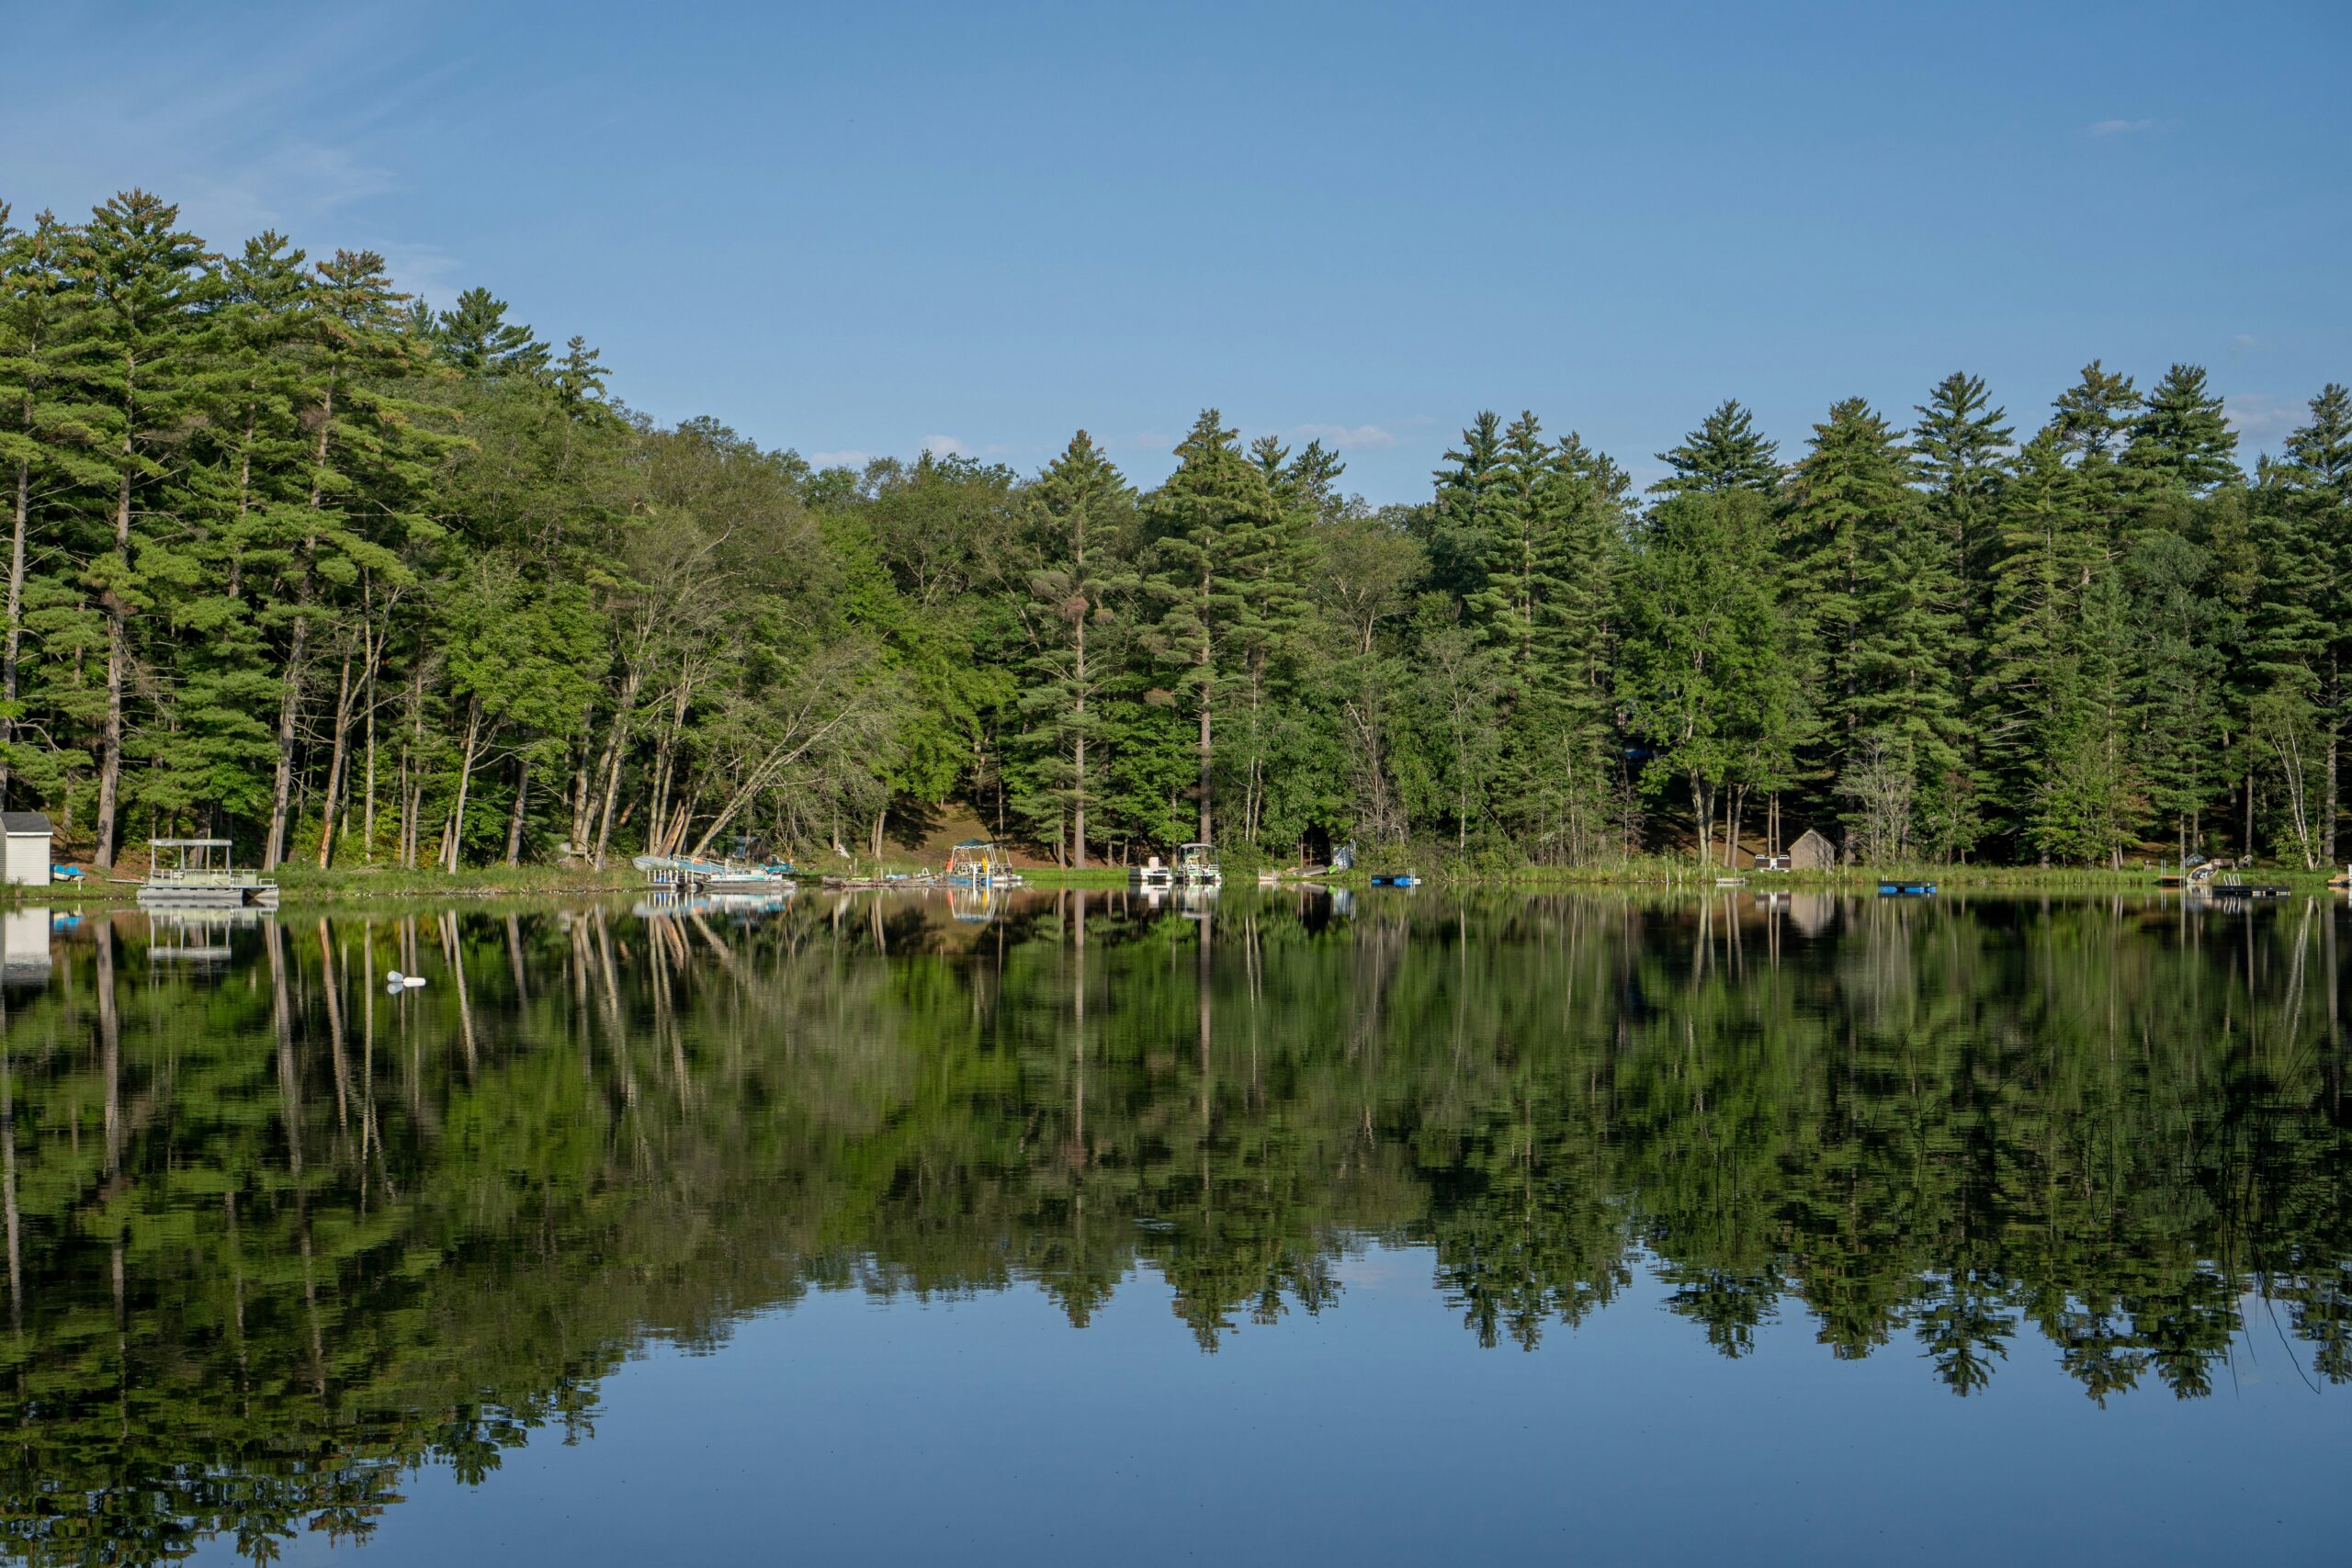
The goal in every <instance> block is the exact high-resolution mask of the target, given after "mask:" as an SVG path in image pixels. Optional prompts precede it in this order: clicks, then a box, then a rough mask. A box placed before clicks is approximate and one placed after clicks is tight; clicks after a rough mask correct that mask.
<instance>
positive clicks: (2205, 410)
mask: <svg viewBox="0 0 2352 1568" xmlns="http://www.w3.org/2000/svg"><path fill="white" fill-rule="evenodd" d="M2237 449H2238V436H2237V432H2236V431H2234V430H2233V429H2231V428H2230V422H2229V418H2228V416H2227V415H2225V414H2224V413H2223V412H2222V399H2221V395H2220V394H2219V393H2216V392H2212V391H2210V390H2208V389H2207V388H2206V385H2205V371H2204V368H2203V367H2201V366H2196V365H2178V364H2176V365H2175V366H2173V367H2172V368H2170V369H2169V370H2167V371H2165V378H2164V379H2163V380H2161V381H2159V382H2157V383H2156V385H2155V388H2154V390H2153V391H2151V392H2149V394H2148V398H2147V402H2146V404H2145V406H2144V408H2143V412H2141V415H2140V417H2139V419H2138V420H2137V421H2136V422H2135V423H2133V424H2132V426H2131V446H2130V447H2129V448H2127V449H2126V451H2125V453H2124V461H2125V462H2126V463H2128V464H2130V465H2131V467H2132V468H2135V469H2137V470H2139V471H2141V472H2142V473H2143V474H2147V475H2151V476H2154V477H2157V478H2160V479H2163V480H2165V481H2166V482H2168V483H2171V484H2174V485H2177V486H2179V487H2180V488H2181V489H2183V490H2185V491H2188V493H2190V494H2191V495H2204V494H2207V493H2209V492H2211V491H2212V490H2213V489H2214V488H2215V487H2216V486H2218V485H2222V484H2226V483H2227V482H2229V481H2230V480H2231V479H2236V478H2238V477H2239V475H2238V464H2237Z"/></svg>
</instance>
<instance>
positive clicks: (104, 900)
mask: <svg viewBox="0 0 2352 1568" xmlns="http://www.w3.org/2000/svg"><path fill="white" fill-rule="evenodd" d="M1394 869H1395V870H1396V871H1398V872H1403V871H1407V870H1412V871H1413V873H1414V874H1415V875H1417V876H1418V877H1419V879H1420V884H1421V886H1423V887H1425V888H1427V889H1430V890H1432V891H1445V892H1464V893H1467V892H1480V893H1525V894H1544V893H1577V892H1592V893H1607V892H1627V893H1633V892H1645V893H1652V894H1656V893H1668V894H1678V895H1696V894H1713V893H1735V892H1744V893H1750V894H1754V893H1770V892H1787V893H1830V894H1837V893H1875V892H1876V890H1877V888H1878V886H1879V885H1880V884H1881V883H1883V882H1903V883H1906V884H1917V883H1929V884H1933V885H1935V886H1936V888H1937V890H1938V891H1939V893H1941V892H1951V893H1962V892H1966V893H2002V894H2033V893H2159V892H2177V891H2178V889H2177V888H2167V887H2164V886H2161V885H2160V883H2159V877H2160V875H2161V874H2160V873H2159V872H2157V871H2156V870H2154V869H2153V868H2145V869H2143V868H2131V869H2126V870H2123V871H2110V870H2103V869H2101V870H2091V869H2073V870H2068V869H2064V868H2059V867H2052V868H2049V869H2046V870H2045V869H2043V868H2041V867H2036V866H1973V865H1971V866H1899V867H1888V868H1884V869H1865V868H1861V867H1843V868H1838V869H1835V870H1820V871H1795V872H1781V871H1773V872H1746V873H1736V872H1735V873H1724V872H1721V871H1715V870H1708V869H1702V868H1699V867H1695V866H1691V865H1688V864H1683V865H1674V864H1671V863H1661V862H1636V863H1630V864H1625V865H1620V866H1612V867H1589V868H1567V867H1556V868H1546V867H1527V868H1521V869H1518V870H1512V871H1478V870H1467V869H1464V868H1461V867H1447V866H1443V865H1436V866H1432V867H1431V868H1430V869H1429V870H1426V871H1422V870H1419V869H1417V868H1414V867H1412V866H1410V865H1409V864H1399V865H1397V867H1396V868H1394ZM1021 874H1022V876H1023V879H1024V886H1027V887H1029V888H1031V889H1034V890H1038V891H1059V890H1063V889H1085V890H1089V891H1119V890H1124V889H1127V888H1129V887H1131V886H1133V884H1132V882H1131V880H1130V875H1129V871H1128V868H1125V867H1118V866H1111V867H1093V866H1090V867H1088V868H1087V869H1086V870H1084V871H1074V870H1065V869H1062V868H1059V867H1054V866H1041V867H1029V868H1023V870H1022V872H1021ZM1381 874H1387V873H1386V872H1385V870H1384V872H1382V873H1381ZM279 875H280V877H281V880H280V881H279V884H278V890H279V907H280V908H285V907H287V906H288V905H292V906H306V905H311V904H335V903H345V902H360V901H372V900H376V899H404V900H413V899H495V898H548V897H620V896H624V895H627V894H631V893H638V892H642V891H644V890H645V886H646V885H645V883H644V882H643V880H642V879H641V878H639V876H637V875H636V874H634V873H633V872H632V871H629V870H627V869H625V868H607V869H606V870H605V871H603V872H586V871H570V870H560V869H557V868H553V867H541V868H526V869H523V870H519V871H515V870H509V869H507V868H505V867H503V866H501V867H492V868H484V869H480V870H473V871H462V870H461V871H458V872H455V873H448V874H445V873H440V872H405V871H347V872H325V873H320V872H315V871H298V872H296V873H295V874H293V875H291V876H285V875H284V874H283V873H282V872H281V873H279ZM1373 875H1374V873H1373V872H1372V871H1370V870H1368V869H1365V868H1362V867H1359V868H1357V869H1355V870H1351V871H1349V872H1347V873H1344V874H1340V875H1336V876H1313V877H1307V876H1292V875H1284V876H1283V877H1282V878H1281V879H1280V880H1279V881H1277V882H1275V883H1272V884H1261V883H1260V882H1259V881H1258V880H1257V872H1256V871H1255V870H1249V871H1243V872H1239V873H1237V874H1232V875H1229V876H1227V879H1226V881H1225V884H1224V888H1225V890H1227V891H1241V890H1246V889H1253V888H1258V887H1261V886H1262V887H1265V888H1266V889H1267V890H1268V891H1270V892H1271V891H1294V890H1296V889H1299V888H1305V887H1330V888H1345V889H1348V890H1351V891H1370V890H1372V880H1371V879H1372V876H1373ZM2244 875H2245V879H2246V880H2247V881H2249V882H2252V883H2255V884H2256V885H2267V886H2285V887H2288V888H2290V889H2291V890H2292V892H2294V893H2297V894H2310V893H2324V892H2329V891H2333V890H2335V888H2333V887H2332V886H2331V873H2330V872H2329V871H2328V870H2325V869H2322V870H2319V871H2308V872H2307V871H2301V870H2298V869H2286V868H2280V869H2265V868H2255V869H2252V870H2249V871H2247V872H2245V873H2244ZM2336 875H2341V873H2336ZM1726 877H1736V878H1737V880H1736V881H1728V882H1727V881H1725V880H1724V878H1726ZM799 885H800V888H801V890H802V891H804V892H817V891H820V887H819V886H818V879H817V878H816V877H815V876H806V877H802V878H800V879H799ZM907 890H908V891H914V890H915V889H913V888H909V889H907ZM1384 891H1385V890H1384ZM138 893H139V885H138V884H135V883H130V882H108V881H100V880H92V881H89V882H85V883H80V884H75V883H72V882H60V883H52V884H51V885H50V886H47V887H26V886H8V887H5V888H0V903H5V904H7V905H11V906H14V905H22V904H31V903H49V904H71V905H79V906H110V905H131V904H135V903H136V901H137V898H138Z"/></svg>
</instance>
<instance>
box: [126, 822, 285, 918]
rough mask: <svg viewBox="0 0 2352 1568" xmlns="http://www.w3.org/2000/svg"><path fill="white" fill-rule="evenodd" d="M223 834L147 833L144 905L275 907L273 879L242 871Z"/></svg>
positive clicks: (141, 902)
mask: <svg viewBox="0 0 2352 1568" xmlns="http://www.w3.org/2000/svg"><path fill="white" fill-rule="evenodd" d="M233 848H234V846H233V845H232V844H231V843H230V841H229V840H226V839H150V840H147V852H148V859H149V870H148V873H147V880H146V881H145V882H142V883H141V884H140V885H139V907H140V908H142V909H275V908H277V883H275V882H272V881H269V880H267V879H266V878H265V877H263V876H262V875H261V874H260V873H258V872H253V871H240V870H238V869H237V867H236V865H235V864H234V863H233V862H232V859H231V858H230V852H231V850H232V849H233Z"/></svg>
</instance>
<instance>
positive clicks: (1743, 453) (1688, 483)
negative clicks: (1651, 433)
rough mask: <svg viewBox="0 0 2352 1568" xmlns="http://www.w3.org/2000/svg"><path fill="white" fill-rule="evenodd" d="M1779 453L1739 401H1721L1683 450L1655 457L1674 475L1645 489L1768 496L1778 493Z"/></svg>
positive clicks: (1687, 439)
mask: <svg viewBox="0 0 2352 1568" xmlns="http://www.w3.org/2000/svg"><path fill="white" fill-rule="evenodd" d="M1779 451H1780V448H1779V446H1777V445H1776V444H1775V443H1773V442H1770V441H1768V440H1766V439H1765V438H1764V436H1763V435H1762V434H1760V433H1759V432H1758V430H1757V429H1756V421H1755V416H1754V415H1752V414H1750V413H1749V412H1748V411H1747V410H1746V409H1744V408H1742V407H1741V406H1740V405H1739V402H1738V400H1736V399H1734V398H1726V399H1724V400H1723V401H1722V402H1721V403H1719V404H1717V405H1716V407H1715V411H1714V412H1713V413H1711V414H1709V415H1708V416H1707V417H1706V419H1705V420H1704V421H1702V423H1701V424H1700V426H1699V428H1698V429H1696V430H1694V431H1692V432H1691V434H1688V435H1686V436H1684V437H1683V438H1682V445H1680V446H1676V447H1672V448H1670V449H1669V450H1668V451H1664V452H1660V453H1658V454H1657V460H1658V461H1659V462H1661V463H1664V464H1665V465H1666V466H1667V467H1668V468H1671V469H1673V470H1674V471H1673V472H1672V473H1671V474H1670V475H1668V477H1667V478H1665V479H1660V480H1659V481H1658V482H1657V483H1656V484H1654V485H1652V486H1651V487H1650V489H1651V490H1652V491H1656V492H1657V493H1658V494H1662V495H1680V494H1683V493H1685V492H1687V491H1703V492H1706V493H1710V494H1716V493H1720V492H1722V491H1731V490H1752V491H1759V492H1760V493H1762V494H1765V495H1770V494H1773V493H1775V492H1776V491H1779V489H1780V488H1781V466H1780V462H1779V459H1778V454H1779Z"/></svg>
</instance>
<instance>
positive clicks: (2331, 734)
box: [2319, 713, 2337, 866]
mask: <svg viewBox="0 0 2352 1568" xmlns="http://www.w3.org/2000/svg"><path fill="white" fill-rule="evenodd" d="M2336 739H2337V737H2336V725H2335V715H2334V714H2333V713H2330V714H2329V716H2328V724H2327V794H2326V795H2324V796H2322V797H2321V799H2320V803H2319V859H2320V863H2321V864H2322V865H2331V866H2332V865H2334V864H2335V811H2336V794H2335V746H2336Z"/></svg>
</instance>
